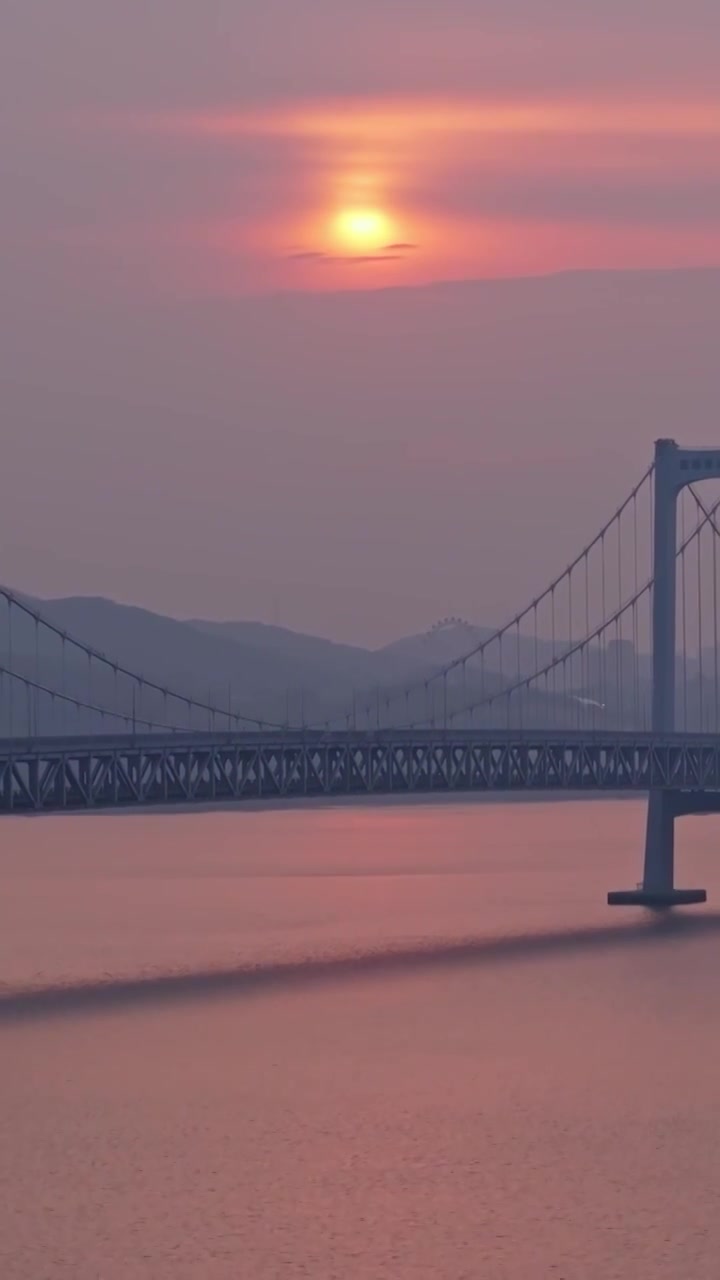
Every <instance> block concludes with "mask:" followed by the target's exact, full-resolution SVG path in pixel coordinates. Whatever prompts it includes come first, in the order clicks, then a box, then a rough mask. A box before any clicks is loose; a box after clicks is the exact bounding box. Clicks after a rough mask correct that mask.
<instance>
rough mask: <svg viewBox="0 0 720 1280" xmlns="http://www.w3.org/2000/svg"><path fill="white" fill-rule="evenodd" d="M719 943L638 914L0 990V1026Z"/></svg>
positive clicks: (711, 921) (697, 927)
mask: <svg viewBox="0 0 720 1280" xmlns="http://www.w3.org/2000/svg"><path fill="white" fill-rule="evenodd" d="M709 936H720V911H717V912H704V913H702V914H697V915H677V914H667V915H653V914H651V913H650V912H647V913H643V915H642V916H641V917H635V918H634V919H633V920H632V921H631V922H629V923H627V924H619V925H596V926H588V927H585V928H580V929H561V930H555V931H542V932H533V933H522V934H515V935H512V934H510V935H502V936H490V937H477V938H462V939H452V940H450V939H437V940H435V939H433V940H430V941H428V942H426V943H420V944H418V943H409V944H408V945H406V946H403V945H402V944H399V945H393V946H389V947H388V948H387V949H384V950H383V949H374V950H361V951H355V952H349V951H345V952H339V953H335V954H322V955H317V956H307V957H304V958H299V959H293V960H268V961H267V962H260V963H258V964H257V965H253V964H251V963H247V962H246V963H240V964H238V965H235V966H230V967H224V968H208V969H202V970H195V971H188V970H176V971H174V972H172V971H171V972H165V973H162V972H160V973H157V972H156V973H151V974H138V975H137V976H130V977H118V978H112V977H111V978H102V979H98V980H97V981H93V980H90V981H85V980H79V981H78V982H76V983H64V984H63V983H58V984H56V985H45V986H35V987H25V988H23V987H15V988H13V987H6V988H5V989H4V990H3V989H2V987H0V1025H1V1024H3V1023H4V1024H8V1023H16V1022H19V1021H25V1020H28V1019H30V1020H34V1019H40V1018H42V1019H46V1018H53V1017H58V1016H62V1015H66V1016H67V1015H80V1014H95V1013H101V1012H110V1011H112V1010H115V1009H118V1010H124V1009H132V1008H141V1007H144V1008H147V1007H150V1006H162V1005H168V1004H171V1003H174V1004H181V1003H188V1002H191V1001H192V1002H195V1001H199V1000H203V999H208V998H212V997H220V996H225V997H234V998H237V997H249V996H253V995H259V994H262V993H263V992H272V991H273V990H281V991H290V990H293V989H297V990H302V989H308V988H311V987H317V986H319V985H321V984H323V983H326V984H330V983H338V982H344V983H347V982H353V981H359V980H364V979H368V978H373V977H375V978H382V977H391V976H401V975H403V974H417V973H421V972H423V971H425V972H431V971H438V970H442V969H450V968H457V969H459V968H465V969H467V968H470V967H473V966H475V965H493V966H495V965H501V964H504V963H508V962H516V961H531V960H534V959H543V958H552V957H564V956H567V957H570V956H574V955H582V954H585V955H591V954H602V953H607V952H611V951H623V950H628V949H629V948H642V947H645V948H647V947H650V946H657V945H661V946H663V947H674V946H677V945H680V944H682V943H686V942H692V941H695V940H698V939H701V938H704V937H709Z"/></svg>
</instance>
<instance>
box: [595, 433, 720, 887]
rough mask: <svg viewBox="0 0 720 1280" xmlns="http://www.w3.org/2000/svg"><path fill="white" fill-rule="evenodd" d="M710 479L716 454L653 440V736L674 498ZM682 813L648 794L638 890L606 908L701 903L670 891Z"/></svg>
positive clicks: (664, 668) (667, 688) (671, 603)
mask: <svg viewBox="0 0 720 1280" xmlns="http://www.w3.org/2000/svg"><path fill="white" fill-rule="evenodd" d="M713 476H714V477H715V478H718V477H720V450H718V449H681V448H680V447H679V446H678V445H677V444H676V443H675V441H674V440H656V442H655V472H654V484H655V504H654V518H653V578H654V584H653V612H652V731H653V733H655V734H659V735H663V736H667V735H668V734H672V733H674V731H675V677H676V657H675V630H676V628H675V619H676V577H677V574H676V569H677V499H678V494H679V493H680V490H681V489H683V488H684V487H685V485H688V484H694V483H696V482H697V481H700V480H704V479H705V480H706V479H709V478H711V477H713ZM681 800H682V797H681ZM681 811H682V812H685V813H687V812H688V811H690V812H691V811H692V810H691V809H689V808H688V806H687V804H685V805H682V808H681V807H680V805H679V804H678V797H677V796H676V794H675V793H674V792H671V791H664V790H662V789H657V790H654V791H651V792H650V795H649V798H648V813H647V826H646V831H645V863H644V869H643V880H642V885H640V886H638V888H637V889H630V890H620V891H618V892H614V893H610V894H608V902H609V903H610V904H611V905H628V906H630V905H632V906H637V905H644V906H649V907H672V906H681V905H683V904H685V905H687V904H689V903H693V902H705V901H706V898H707V894H706V892H705V890H704V889H676V888H675V818H676V816H677V814H678V813H679V812H681Z"/></svg>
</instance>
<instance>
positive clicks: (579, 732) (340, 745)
mask: <svg viewBox="0 0 720 1280" xmlns="http://www.w3.org/2000/svg"><path fill="white" fill-rule="evenodd" d="M712 480H715V481H716V482H719V483H720V449H718V450H714V449H708V448H700V449H694V448H683V447H680V446H678V445H677V444H676V443H675V442H674V441H672V440H660V441H657V442H656V445H655V453H654V458H653V461H652V464H651V465H650V466H649V467H648V469H647V471H646V472H645V474H644V475H643V476H642V477H641V479H640V480H639V482H638V483H637V484H636V485H635V486H634V487H633V489H632V490H631V491H630V493H629V495H628V496H627V497H626V498H625V500H624V501H623V502H622V503H621V505H620V506H619V507H618V508H617V509H616V510H615V512H614V513H613V515H612V516H611V518H610V519H609V520H608V521H607V523H606V524H604V525H603V527H602V528H601V530H600V531H599V533H598V534H597V535H596V536H595V537H594V538H593V539H592V540H591V541H590V542H588V543H587V544H586V545H585V546H583V547H582V549H581V550H580V552H579V553H578V555H577V556H575V558H574V559H572V560H571V561H570V563H569V564H568V565H567V567H566V568H565V569H564V570H563V571H562V572H561V573H559V574H558V575H557V576H556V577H554V578H553V579H552V581H551V582H550V583H549V584H548V586H547V587H546V588H545V590H544V591H542V592H541V593H540V594H539V595H537V596H535V597H534V598H533V599H532V600H531V601H529V602H528V603H527V604H526V605H525V606H524V607H523V608H522V609H521V610H520V611H519V612H518V613H516V614H515V615H514V616H513V617H512V618H510V619H509V620H508V621H507V622H506V623H504V624H503V625H502V626H501V627H498V628H497V629H496V630H494V631H492V632H491V633H488V634H483V635H482V638H479V639H477V640H476V641H475V642H473V643H472V644H471V645H470V647H468V648H466V649H465V650H464V651H463V652H462V653H460V654H458V655H457V656H455V657H453V658H452V659H451V660H450V661H447V662H445V663H443V664H436V665H435V666H434V667H433V668H432V669H428V670H425V671H423V672H422V673H421V674H420V675H419V676H417V675H416V676H415V677H413V679H411V680H409V681H408V682H406V683H404V684H403V683H398V682H396V683H395V684H394V685H393V686H392V687H386V688H383V689H375V690H373V691H367V690H366V691H360V692H359V693H358V691H355V692H354V693H353V695H352V700H350V697H348V699H347V703H348V705H344V706H338V707H337V709H336V710H335V711H334V712H333V713H332V714H330V715H328V716H326V717H325V718H324V719H323V720H322V721H321V722H316V723H312V722H308V723H304V722H302V723H299V724H291V723H287V722H286V723H282V722H281V721H279V720H273V719H272V718H267V719H262V718H260V717H259V716H258V715H255V714H249V713H248V711H247V710H246V709H241V708H239V707H238V706H236V705H233V704H232V701H231V700H228V702H227V704H226V705H224V706H222V705H220V704H219V702H217V701H216V700H214V699H212V698H211V697H208V698H207V699H203V698H199V697H197V696H195V694H194V693H193V691H192V690H188V689H182V688H178V687H175V686H170V685H168V684H166V683H165V682H164V681H163V680H162V679H159V678H152V677H150V676H149V675H147V674H142V673H140V672H138V671H136V670H134V669H133V667H132V665H131V664H129V663H126V662H123V661H122V655H121V654H117V655H109V654H106V653H104V652H102V651H100V650H99V649H98V648H96V647H94V646H93V645H92V644H89V643H87V642H86V641H85V640H84V639H83V638H82V637H79V636H75V635H71V634H69V633H68V632H67V631H65V630H64V629H63V628H62V627H61V626H60V625H58V623H57V622H56V621H54V620H53V619H52V617H51V616H48V614H47V612H42V611H41V610H40V609H39V608H38V607H37V606H36V605H35V603H34V602H32V601H30V600H28V599H26V598H25V597H23V596H21V595H20V594H18V593H17V592H14V591H11V590H10V589H9V588H5V587H0V611H2V609H3V605H4V612H3V613H2V617H0V654H1V655H2V661H1V662H0V733H1V734H2V736H1V737H0V813H16V814H19V813H37V812H43V811H46V812H48V811H73V810H79V809H97V808H103V807H123V806H124V807H127V806H142V805H170V804H190V803H196V804H201V803H212V802H218V801H222V800H237V801H242V800H248V799H255V800H258V799H264V800H267V799H270V798H278V799H281V798H290V797H297V796H342V795H345V796H353V795H379V794H423V793H427V794H433V795H441V794H443V793H445V794H447V793H464V792H516V791H533V790H534V791H546V792H548V791H550V792H552V791H555V792H627V791H635V792H647V793H648V817H647V829H646V840H645V858H644V867H643V878H642V882H641V883H640V884H639V885H638V886H637V887H636V888H635V889H628V890H620V891H617V892H613V893H610V894H609V901H610V902H611V903H614V904H643V905H647V906H652V907H668V906H673V905H679V904H688V903H694V902H703V901H705V897H706V895H705V891H704V890H702V889H679V888H676V886H675V869H674V861H675V859H674V825H675V819H676V818H678V817H681V816H683V815H685V814H689V813H711V812H718V811H720V670H719V665H720V646H719V642H718V641H719V637H718V627H719V625H720V615H719V613H718V575H717V569H718V565H717V557H718V539H719V538H720V515H719V514H718V511H719V508H720V497H719V498H717V499H716V500H706V499H705V498H704V497H703V496H702V494H701V493H700V492H698V489H699V487H700V484H701V482H705V481H712ZM463 630H464V632H465V633H468V634H469V633H470V632H471V628H469V627H468V626H465V627H464V628H463Z"/></svg>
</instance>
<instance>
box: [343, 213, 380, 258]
mask: <svg viewBox="0 0 720 1280" xmlns="http://www.w3.org/2000/svg"><path fill="white" fill-rule="evenodd" d="M333 231H334V233H335V238H336V240H337V241H338V242H339V243H340V244H341V245H342V247H343V248H344V249H346V250H349V251H352V252H353V253H373V252H376V251H377V250H378V249H383V248H384V247H385V246H386V245H387V244H388V242H389V241H390V240H391V239H392V222H391V220H390V218H389V217H388V215H387V214H386V213H383V211H382V210H381V209H343V210H342V211H341V212H340V213H338V214H337V216H336V217H335V220H334V223H333Z"/></svg>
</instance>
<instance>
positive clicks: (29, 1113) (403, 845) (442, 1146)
mask: <svg viewBox="0 0 720 1280" xmlns="http://www.w3.org/2000/svg"><path fill="white" fill-rule="evenodd" d="M643 820H644V805H643V804H642V803H641V802H635V801H625V802H614V801H604V802H592V801H588V802H582V803H578V802H575V803H545V804H542V803H518V804H495V803H489V804H477V803H475V804H468V803H463V804H454V803H447V804H437V805H432V806H431V805H426V804H416V805H412V806H410V805H403V804H392V805H390V804H385V805H383V804H379V805H373V806H366V807H361V806H356V805H347V806H338V807H332V808H318V807H309V808H295V809H291V808H282V809H277V810H268V811H252V812H251V811H243V812H242V813H236V812H230V811H226V812H208V813H201V812H195V813H190V814H179V813H171V814H147V813H141V814H135V815H116V816H107V815H103V816H83V817H72V818H62V819H60V818H58V819H55V818H52V819H40V820H19V819H18V820H16V819H5V820H4V821H3V823H2V827H1V828H0V836H1V838H2V871H1V873H0V965H1V969H0V973H1V976H2V982H3V984H4V989H3V997H4V999H3V1004H2V1005H1V1006H0V1039H1V1041H2V1050H1V1055H0V1075H1V1077H2V1095H1V1096H2V1099H3V1142H2V1144H0V1206H2V1207H1V1208H0V1274H1V1275H2V1276H3V1280H42V1277H45V1276H52V1277H53V1280H55V1278H58V1280H62V1278H63V1277H67V1278H68V1280H69V1278H72V1280H96V1278H97V1277H100V1276H102V1277H103V1280H150V1278H152V1280H170V1278H172V1280H184V1278H185V1277H198V1276H203V1277H207V1278H208V1280H225V1278H226V1277H227V1278H230V1277H232V1278H233V1280H236V1278H237V1277H248V1278H250V1277H252V1278H253V1280H265V1278H266V1277H267V1278H271V1277H272V1278H274V1277H278V1276H289V1277H304V1276H310V1277H313V1280H329V1278H330V1277H343V1278H347V1280H366V1278H367V1280H380V1278H384V1277H393V1280H405V1277H410V1276H412V1277H433V1278H437V1277H448V1278H449V1280H461V1278H465V1277H467V1278H468V1280H470V1278H473V1280H474V1278H475V1277H480V1276H482V1277H491V1278H492V1280H529V1278H531V1277H532V1278H533V1280H535V1278H536V1277H537V1278H538V1280H539V1278H541V1277H552V1280H578V1278H580V1277H582V1280H611V1278H620V1280H631V1278H633V1280H634V1278H636V1277H638V1278H639V1277H648V1278H650V1277H652V1278H653V1280H686V1278H689V1277H692V1280H711V1278H712V1280H716V1276H717V1257H718V1254H719V1251H720V1226H718V1219H717V1212H716V1204H717V1187H718V1185H719V1184H720V1133H719V1132H718V1124H717V1120H716V1106H715V1104H716V1099H717V1069H716V1063H717V1060H718V1052H719V1051H720V1044H719V1043H718V1040H719V1033H718V1026H720V1018H719V1017H718V1014H720V994H719V992H718V984H717V956H718V945H719V943H720V917H719V916H718V915H717V914H716V913H714V912H713V910H712V906H711V907H710V908H708V909H707V910H702V911H700V912H699V913H697V914H688V915H685V916H683V917H682V918H681V920H679V921H677V920H676V921H673V922H671V923H670V924H669V925H668V924H667V923H660V922H658V921H656V920H654V919H653V918H652V917H649V916H645V915H644V914H641V913H635V912H630V913H623V912H618V913H613V912H612V911H610V910H608V909H607V908H606V907H605V906H604V905H603V904H604V895H605V892H606V891H607V889H608V888H613V887H620V886H625V885H632V884H633V883H634V882H635V880H636V879H637V878H638V874H639V869H640V852H641V840H642V828H643ZM679 836H680V839H679V846H680V849H679V859H678V861H679V875H678V883H680V884H683V885H695V884H699V885H705V886H707V888H708V890H709V895H710V899H711V903H712V902H714V903H715V904H717V903H719V902H720V867H719V866H718V862H717V856H716V842H717V824H716V823H715V822H714V821H713V820H712V819H693V820H691V819H688V820H685V821H683V822H682V823H681V824H680V830H679ZM38 991H40V994H39V995H38V994H37V993H38ZM33 993H35V994H33Z"/></svg>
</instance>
